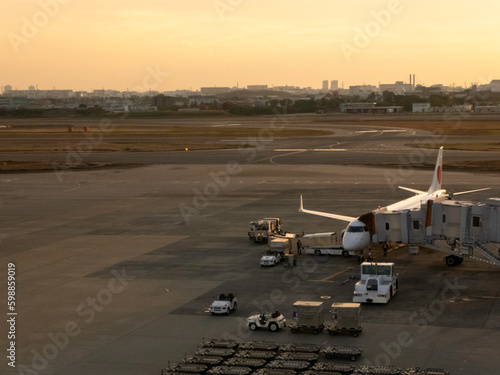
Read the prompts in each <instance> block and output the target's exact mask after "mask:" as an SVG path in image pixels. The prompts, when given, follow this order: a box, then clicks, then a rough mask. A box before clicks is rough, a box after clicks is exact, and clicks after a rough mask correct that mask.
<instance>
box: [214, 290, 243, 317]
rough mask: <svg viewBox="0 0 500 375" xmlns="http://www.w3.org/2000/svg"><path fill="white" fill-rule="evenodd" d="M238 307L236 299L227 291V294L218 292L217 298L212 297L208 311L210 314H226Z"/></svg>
mask: <svg viewBox="0 0 500 375" xmlns="http://www.w3.org/2000/svg"><path fill="white" fill-rule="evenodd" d="M237 308H238V301H237V300H236V297H235V296H234V295H233V294H231V293H229V294H228V295H225V294H219V297H218V298H214V301H213V302H212V304H211V305H210V313H211V314H212V315H217V314H228V315H229V313H230V312H231V311H233V310H236V309H237Z"/></svg>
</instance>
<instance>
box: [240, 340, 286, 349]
mask: <svg viewBox="0 0 500 375" xmlns="http://www.w3.org/2000/svg"><path fill="white" fill-rule="evenodd" d="M279 347H280V346H279V344H278V343H277V342H271V341H247V342H242V343H241V344H240V349H242V350H277V349H278V348H279Z"/></svg>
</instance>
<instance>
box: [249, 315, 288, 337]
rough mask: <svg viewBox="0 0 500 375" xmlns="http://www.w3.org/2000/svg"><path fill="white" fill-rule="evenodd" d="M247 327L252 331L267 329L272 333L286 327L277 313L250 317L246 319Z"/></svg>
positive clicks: (283, 319) (281, 316) (282, 317)
mask: <svg viewBox="0 0 500 375" xmlns="http://www.w3.org/2000/svg"><path fill="white" fill-rule="evenodd" d="M247 325H248V328H250V329H251V330H252V331H255V330H256V329H257V328H267V329H269V330H270V331H272V332H276V331H279V330H280V329H281V328H283V327H286V319H285V317H284V316H283V315H282V314H280V312H279V311H275V312H274V313H272V314H265V313H262V314H260V315H252V316H250V317H249V318H248V319H247Z"/></svg>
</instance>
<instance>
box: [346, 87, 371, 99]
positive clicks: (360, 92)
mask: <svg viewBox="0 0 500 375" xmlns="http://www.w3.org/2000/svg"><path fill="white" fill-rule="evenodd" d="M376 91H377V87H375V86H372V85H357V86H349V94H350V95H353V96H354V95H357V96H359V97H361V98H366V97H368V95H370V94H371V93H372V92H376Z"/></svg>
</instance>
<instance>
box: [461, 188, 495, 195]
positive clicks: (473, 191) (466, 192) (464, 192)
mask: <svg viewBox="0 0 500 375" xmlns="http://www.w3.org/2000/svg"><path fill="white" fill-rule="evenodd" d="M490 189H491V188H482V189H476V190H468V191H459V192H458V193H453V195H462V194H469V193H475V192H476V191H483V190H490Z"/></svg>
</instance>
